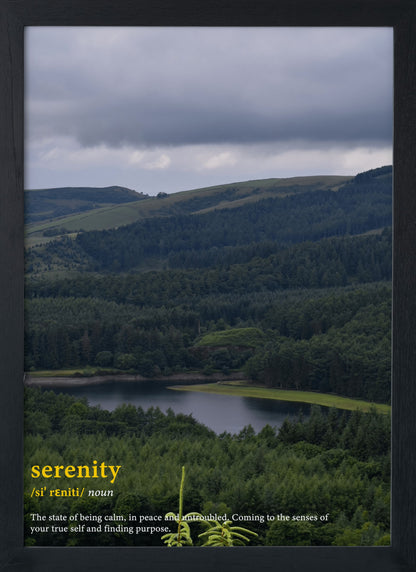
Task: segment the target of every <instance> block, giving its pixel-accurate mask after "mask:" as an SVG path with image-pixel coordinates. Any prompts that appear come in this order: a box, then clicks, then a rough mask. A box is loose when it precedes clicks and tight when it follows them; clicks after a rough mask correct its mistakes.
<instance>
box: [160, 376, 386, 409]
mask: <svg viewBox="0 0 416 572" xmlns="http://www.w3.org/2000/svg"><path fill="white" fill-rule="evenodd" d="M169 389H174V390H176V391H202V392H206V393H219V394H222V395H239V396H241V397H257V398H259V399H276V400H278V401H292V402H301V403H312V404H315V405H322V406H323V407H336V408H337V409H346V410H348V411H355V410H356V409H358V410H360V411H369V410H370V408H371V407H375V408H376V409H377V411H378V412H379V413H385V414H387V413H389V412H390V410H391V407H390V405H384V404H382V403H370V402H368V401H361V400H358V399H350V398H348V397H341V396H339V395H330V394H327V393H315V392H312V391H293V390H285V389H270V388H266V387H257V386H252V385H246V384H245V382H242V381H234V382H233V381H231V382H228V383H221V382H220V383H209V384H202V385H186V386H185V385H180V386H179V385H177V386H171V387H169Z"/></svg>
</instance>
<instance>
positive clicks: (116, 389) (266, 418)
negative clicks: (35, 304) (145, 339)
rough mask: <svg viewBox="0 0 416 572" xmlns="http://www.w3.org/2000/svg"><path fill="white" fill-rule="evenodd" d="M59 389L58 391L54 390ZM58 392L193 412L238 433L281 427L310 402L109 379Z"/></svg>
mask: <svg viewBox="0 0 416 572" xmlns="http://www.w3.org/2000/svg"><path fill="white" fill-rule="evenodd" d="M56 391H58V390H56ZM59 392H62V393H68V394H70V395H74V396H75V397H85V398H87V399H88V402H89V404H90V405H100V406H101V407H102V408H103V409H108V410H109V411H112V410H113V409H115V408H116V407H117V406H118V405H121V404H122V403H131V404H133V405H135V406H139V405H140V406H141V407H142V408H143V409H148V408H149V407H159V408H160V410H161V411H163V412H166V410H167V409H168V408H169V407H170V408H171V409H172V410H173V411H174V412H175V413H185V414H192V415H193V417H194V418H195V419H196V420H198V421H199V422H200V423H203V424H204V425H206V426H207V427H209V428H210V429H213V430H214V431H215V432H216V433H218V434H219V433H222V432H223V431H228V432H229V433H238V432H239V431H241V429H243V428H244V427H245V426H246V425H249V424H250V425H251V426H252V427H253V428H254V430H255V431H256V432H257V431H260V430H261V429H262V428H263V427H264V426H265V425H267V424H269V425H271V426H274V427H277V428H278V427H280V426H281V425H282V423H283V421H284V420H285V418H286V417H289V418H291V419H293V418H296V417H297V416H298V414H299V411H302V413H303V415H304V416H305V417H307V416H308V415H309V413H310V405H307V404H300V403H290V402H287V401H272V400H270V399H255V398H252V397H239V396H234V395H215V394H210V393H199V392H192V391H174V390H172V389H168V387H167V385H164V384H163V383H160V382H139V383H132V382H119V381H117V382H109V383H105V384H102V385H92V386H84V387H77V388H72V387H71V388H62V389H59Z"/></svg>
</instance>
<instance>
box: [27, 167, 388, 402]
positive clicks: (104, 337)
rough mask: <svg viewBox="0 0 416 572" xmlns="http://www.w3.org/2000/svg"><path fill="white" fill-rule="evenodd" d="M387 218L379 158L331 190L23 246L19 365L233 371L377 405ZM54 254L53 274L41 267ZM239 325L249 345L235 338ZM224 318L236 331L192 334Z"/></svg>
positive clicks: (382, 390)
mask: <svg viewBox="0 0 416 572" xmlns="http://www.w3.org/2000/svg"><path fill="white" fill-rule="evenodd" d="M295 221H296V224H295ZM390 225H391V167H384V168H380V169H375V170H373V171H370V172H368V173H362V174H359V175H357V176H356V177H355V178H354V179H352V180H351V181H348V182H347V183H345V184H344V185H342V186H341V187H340V188H339V189H338V190H337V191H336V192H334V191H323V190H313V191H305V190H304V189H303V192H300V191H299V192H298V193H296V194H294V195H289V196H282V197H279V198H271V199H270V198H268V199H262V200H259V201H257V202H253V203H249V204H246V205H244V206H236V207H235V208H227V209H223V210H217V209H216V210H214V211H209V212H206V213H204V214H189V215H184V214H180V215H172V216H166V217H159V216H155V217H152V218H149V219H143V220H140V221H139V222H137V223H133V224H129V225H126V226H121V227H119V228H117V229H113V230H105V231H90V232H80V233H78V234H77V235H76V236H75V237H72V238H71V237H69V236H64V237H60V238H59V239H57V240H52V241H50V242H48V243H47V244H46V245H44V246H42V248H37V249H36V248H30V249H28V252H27V261H26V262H27V274H26V294H25V298H26V302H25V304H26V306H25V310H26V320H25V369H26V371H28V372H36V371H37V370H45V369H46V370H58V369H65V368H66V369H75V370H77V371H78V373H79V375H91V372H94V371H97V372H100V373H109V374H111V373H113V374H114V373H117V372H130V373H132V372H136V373H139V374H141V375H143V376H145V377H148V378H152V377H160V376H169V375H170V374H172V373H180V372H188V373H189V372H203V373H204V374H205V375H206V376H207V381H209V375H210V374H212V373H214V372H218V371H220V372H222V373H223V374H225V375H227V374H228V373H231V372H234V373H235V372H240V373H241V375H242V377H243V378H245V379H247V380H248V381H250V380H251V381H253V382H255V383H262V384H264V385H266V386H269V387H279V388H285V389H304V390H312V391H313V390H315V391H320V392H329V393H331V392H332V393H337V394H340V395H345V396H348V397H356V398H363V399H366V400H369V401H376V402H383V403H389V401H390V350H389V347H390V323H391V320H390V313H391V265H392V256H391V249H392V239H391V226H390ZM357 233H358V234H357ZM56 260H59V263H60V265H61V266H60V268H61V270H60V272H56V273H54V272H53V269H51V271H50V272H49V271H47V268H48V267H53V265H54V261H56ZM36 266H37V267H38V269H39V268H43V272H40V273H39V272H38V271H36V270H35V267H36ZM62 269H64V270H62ZM71 269H72V270H71ZM74 269H75V270H74ZM247 328H257V329H258V330H259V332H260V334H259V335H260V338H259V342H260V340H261V343H256V341H255V340H254V341H253V340H251V341H250V342H247V336H244V329H247ZM236 329H238V330H239V332H241V334H240V339H239V338H238V336H237V337H236V336H234V337H233V338H232V341H231V342H224V341H222V342H221V341H216V342H211V343H210V344H208V343H206V342H205V341H204V340H206V338H205V336H207V335H208V334H210V333H213V332H217V333H219V332H226V331H227V330H236ZM221 339H222V340H224V339H225V338H224V336H222V338H221ZM230 339H231V338H230Z"/></svg>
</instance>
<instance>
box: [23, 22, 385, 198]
mask: <svg viewBox="0 0 416 572" xmlns="http://www.w3.org/2000/svg"><path fill="white" fill-rule="evenodd" d="M25 42H26V44H25V45H26V59H25V69H26V78H25V81H26V84H25V85H26V101H25V112H26V122H25V131H26V146H25V188H28V189H29V188H48V187H63V186H97V187H105V186H109V185H121V186H125V187H128V188H131V189H135V190H137V191H142V192H144V193H148V194H151V195H154V194H156V193H158V192H159V191H165V192H167V193H171V192H177V191H182V190H187V189H192V188H197V187H204V186H209V185H214V184H220V183H228V182H234V181H244V180H249V179H263V178H269V177H291V176H298V175H323V174H343V175H344V174H347V175H350V174H356V173H358V172H361V171H365V170H367V169H372V168H375V167H379V166H382V165H387V164H391V162H392V120H393V115H392V105H393V47H392V42H393V33H392V30H391V29H389V28H87V27H72V28H71V27H67V28H65V27H64V28H50V27H48V28H44V27H36V28H26V37H25Z"/></svg>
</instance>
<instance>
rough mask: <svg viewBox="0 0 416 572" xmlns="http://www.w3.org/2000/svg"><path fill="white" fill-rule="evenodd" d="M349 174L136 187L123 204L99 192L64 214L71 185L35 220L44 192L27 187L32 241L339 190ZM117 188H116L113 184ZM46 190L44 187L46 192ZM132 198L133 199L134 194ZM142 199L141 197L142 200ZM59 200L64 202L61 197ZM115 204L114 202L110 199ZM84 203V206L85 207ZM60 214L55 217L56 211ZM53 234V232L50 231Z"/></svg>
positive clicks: (28, 231)
mask: <svg viewBox="0 0 416 572" xmlns="http://www.w3.org/2000/svg"><path fill="white" fill-rule="evenodd" d="M351 179H352V177H347V176H315V177H293V178H288V179H264V180H255V181H245V182H236V183H230V184H226V185H217V186H214V187H205V188H201V189H194V190H189V191H182V192H179V193H173V194H170V195H165V194H163V193H159V195H158V196H156V197H149V196H148V195H139V194H138V193H135V192H134V191H130V193H134V195H137V196H133V195H131V194H130V195H127V194H126V195H125V197H126V199H127V198H128V199H129V200H128V201H124V200H123V201H121V200H120V201H119V203H122V204H115V201H113V202H112V203H111V201H110V200H108V199H106V198H105V197H103V198H102V200H101V203H100V202H99V201H98V198H96V196H95V195H94V201H95V202H94V201H89V203H88V209H87V208H84V204H81V205H80V204H79V201H80V200H81V198H80V197H79V196H78V194H79V193H78V194H77V197H75V196H74V197H73V198H72V204H73V205H74V209H73V212H72V213H71V214H69V213H67V215H68V216H62V214H64V213H62V211H61V210H60V209H58V206H59V207H62V208H63V207H65V208H66V206H67V205H66V203H65V201H67V202H68V200H69V199H68V198H64V197H62V198H61V199H58V198H57V196H56V195H57V194H58V192H61V191H65V192H64V196H65V197H67V192H68V189H50V190H49V191H55V193H54V195H53V197H54V198H53V201H54V202H53V207H56V208H55V211H54V210H53V208H52V207H50V205H49V203H48V201H47V200H46V199H44V203H43V205H42V209H43V211H41V214H42V213H43V214H42V218H39V219H36V218H35V217H36V216H37V215H36V213H35V212H32V211H33V210H34V208H35V206H37V205H36V203H35V201H34V198H36V197H38V196H40V193H41V191H27V193H28V195H27V197H28V199H27V217H28V222H30V221H32V223H31V224H30V225H28V226H27V228H26V236H27V243H28V245H33V244H35V243H42V242H46V241H48V240H50V236H57V235H60V234H63V232H60V230H61V229H64V231H65V232H77V231H80V230H84V231H90V230H104V229H110V228H115V227H119V226H122V225H126V224H131V223H133V222H136V221H138V220H140V219H143V218H150V217H155V216H173V215H179V214H194V213H202V212H207V211H210V210H213V209H226V208H235V207H239V206H241V205H244V204H247V203H253V202H257V201H259V200H262V199H265V198H272V197H284V196H288V195H294V194H296V193H304V192H308V191H318V190H320V191H322V190H331V191H337V190H338V189H339V187H340V186H341V185H342V184H345V183H346V182H347V181H349V180H351ZM110 188H114V187H110ZM44 192H46V191H42V193H44ZM129 197H133V198H129ZM139 199H142V200H139ZM58 200H59V201H60V202H59V204H57V203H56V201H58ZM109 203H111V204H109ZM80 207H82V208H80ZM54 212H55V214H56V216H54V214H53V213H54ZM48 235H50V236H48Z"/></svg>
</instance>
